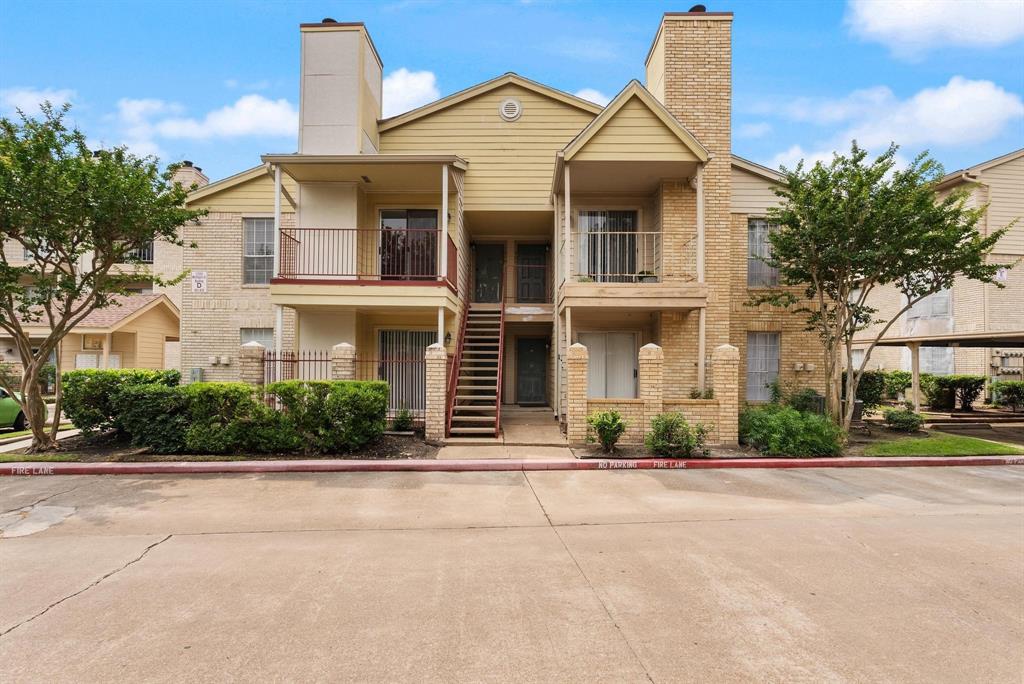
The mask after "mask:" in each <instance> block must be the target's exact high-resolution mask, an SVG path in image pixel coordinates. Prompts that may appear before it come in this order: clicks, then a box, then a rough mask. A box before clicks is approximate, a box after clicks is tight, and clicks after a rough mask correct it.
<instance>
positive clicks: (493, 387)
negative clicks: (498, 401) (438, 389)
mask: <svg viewBox="0 0 1024 684" xmlns="http://www.w3.org/2000/svg"><path fill="white" fill-rule="evenodd" d="M462 390H491V391H492V392H497V391H498V386H497V385H462V384H460V385H457V386H456V387H455V391H456V392H461V391H462Z"/></svg>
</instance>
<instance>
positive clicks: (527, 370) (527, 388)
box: [516, 337, 548, 405]
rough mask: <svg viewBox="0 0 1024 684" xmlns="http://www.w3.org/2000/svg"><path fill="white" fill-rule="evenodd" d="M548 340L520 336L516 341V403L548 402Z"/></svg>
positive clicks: (542, 403)
mask: <svg viewBox="0 0 1024 684" xmlns="http://www.w3.org/2000/svg"><path fill="white" fill-rule="evenodd" d="M547 370H548V341H547V339H545V338H543V337H520V338H518V339H517V341H516V403H517V404H520V405H523V404H540V405H545V404H547Z"/></svg>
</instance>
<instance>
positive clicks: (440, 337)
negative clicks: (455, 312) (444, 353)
mask: <svg viewBox="0 0 1024 684" xmlns="http://www.w3.org/2000/svg"><path fill="white" fill-rule="evenodd" d="M437 343H438V344H439V345H441V347H442V348H443V347H444V307H443V306H439V307H437Z"/></svg>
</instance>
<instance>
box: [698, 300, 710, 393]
mask: <svg viewBox="0 0 1024 684" xmlns="http://www.w3.org/2000/svg"><path fill="white" fill-rule="evenodd" d="M699 316H700V317H699V318H698V319H697V389H699V390H700V391H701V394H703V393H704V390H705V388H706V387H707V377H706V376H707V368H706V366H707V360H706V356H707V353H708V351H707V309H706V308H703V307H702V308H701V309H700V314H699Z"/></svg>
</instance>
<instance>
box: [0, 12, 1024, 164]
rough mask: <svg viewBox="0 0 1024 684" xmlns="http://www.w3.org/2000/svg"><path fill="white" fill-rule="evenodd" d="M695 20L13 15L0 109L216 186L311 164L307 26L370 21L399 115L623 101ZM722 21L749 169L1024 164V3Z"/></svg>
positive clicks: (5, 23)
mask: <svg viewBox="0 0 1024 684" xmlns="http://www.w3.org/2000/svg"><path fill="white" fill-rule="evenodd" d="M690 4H692V2H689V1H688V2H683V3H681V4H678V5H676V4H666V3H664V2H583V1H578V2H573V1H555V0H552V1H545V0H533V1H520V2H514V1H510V2H439V1H438V2H432V1H429V0H404V1H401V0H399V1H395V2H386V1H384V2H337V1H335V2H317V3H308V2H288V3H283V2H214V1H207V2H192V1H190V0H184V1H178V2H173V3H171V2H156V1H155V2H147V3H141V2H139V3H131V2H74V3H72V2H42V1H39V0H36V1H34V2H17V1H13V0H7V1H6V2H5V3H4V5H3V9H2V10H0V109H2V110H3V113H4V114H10V113H11V110H12V109H13V107H14V106H18V105H20V106H22V107H26V106H28V107H31V106H32V103H34V102H36V101H37V100H38V99H40V97H42V96H49V97H51V98H55V99H62V98H67V99H70V100H71V101H72V102H73V103H74V110H73V111H74V119H75V121H76V123H77V124H78V125H79V126H80V127H81V128H82V129H83V130H84V131H85V132H86V133H87V134H88V136H89V137H90V140H91V141H94V142H95V143H97V144H104V145H113V144H127V145H129V146H130V147H131V148H133V149H134V150H135V151H137V152H140V153H154V154H158V155H159V156H160V157H161V159H162V160H163V161H165V162H167V161H175V160H180V159H192V160H194V161H195V162H196V163H197V164H199V165H200V166H202V167H203V168H204V169H205V171H206V172H207V173H208V174H209V175H210V177H211V178H214V179H216V178H222V177H224V176H227V175H230V174H232V173H235V172H238V171H240V170H243V169H246V168H249V167H251V166H253V165H254V164H256V163H258V157H259V154H260V153H262V152H287V151H294V149H295V111H296V108H297V98H298V69H299V65H298V24H299V23H300V22H303V21H318V20H320V19H321V18H322V17H324V16H331V17H333V18H335V19H337V20H339V21H363V22H365V23H366V25H367V28H368V29H369V31H370V33H371V35H372V36H373V39H374V42H375V43H376V45H377V48H378V50H379V51H380V53H381V57H382V59H383V61H384V69H385V76H386V77H388V78H387V79H386V87H385V93H386V95H385V108H386V109H388V110H389V111H390V112H391V113H394V112H395V111H398V110H401V109H403V108H409V107H412V106H416V105H419V104H423V103H424V102H426V101H429V100H431V99H434V98H436V97H438V96H444V95H448V94H450V93H452V92H455V91H457V90H461V89H463V88H465V87H467V86H470V85H473V84H474V83H478V82H480V81H484V80H487V79H489V78H493V77H494V76H496V75H499V74H501V73H504V72H506V71H516V72H518V73H520V74H522V75H524V76H527V77H529V78H532V79H535V80H538V81H541V82H544V83H547V84H549V85H552V86H555V87H557V88H561V89H563V90H566V91H569V92H573V93H576V92H580V91H586V93H587V94H588V96H589V97H592V98H599V97H600V96H601V95H603V96H604V97H608V96H612V95H614V94H615V93H616V92H618V91H619V90H620V89H621V88H622V87H623V86H624V85H625V84H626V83H627V82H628V81H629V80H630V79H632V78H636V79H639V80H640V81H641V82H643V77H644V58H645V56H646V54H647V50H648V48H649V46H650V42H651V39H652V38H653V36H654V33H655V31H656V29H657V26H658V22H659V19H660V16H661V14H662V12H664V11H666V10H686V9H687V8H688V7H689V6H690ZM705 4H707V5H708V8H709V9H710V10H730V11H733V12H734V13H735V21H734V33H733V105H734V106H733V131H734V138H733V150H734V151H735V152H736V153H737V154H740V155H742V156H745V157H748V158H750V159H753V160H755V161H758V162H760V163H763V164H767V165H770V166H777V165H778V164H779V163H786V164H792V163H794V162H795V161H796V160H797V159H799V158H808V159H816V158H822V157H827V156H828V154H829V153H830V152H831V150H833V149H836V148H840V147H845V146H847V145H848V143H849V138H850V137H851V136H856V137H857V138H858V140H860V141H862V142H863V143H865V144H866V145H867V146H868V147H869V149H873V150H878V149H882V148H884V146H885V145H886V143H887V142H888V141H889V140H891V139H895V140H896V141H897V142H899V143H901V144H903V150H902V151H901V156H903V157H904V158H909V157H912V156H913V155H914V154H915V153H917V152H919V151H921V150H924V149H929V150H931V152H932V153H933V154H934V155H935V156H936V157H937V158H938V159H939V160H940V161H941V162H942V163H943V164H944V165H945V166H946V168H947V169H948V170H952V169H956V168H959V167H962V166H967V165H970V164H974V163H977V162H980V161H984V160H986V159H989V158H991V157H995V156H998V155H1000V154H1003V153H1005V152H1008V151H1010V150H1013V149H1017V148H1020V147H1024V104H1022V95H1024V2H1022V1H1021V0H974V1H973V2H971V3H962V2H954V1H952V0H949V1H943V0H937V1H934V2H931V1H928V0H905V1H904V0H885V1H878V0H851V1H850V2H849V3H847V2H840V1H838V0H836V1H834V2H798V1H786V0H773V1H771V2H757V1H743V0H732V1H730V2H722V3H717V2H707V3H705ZM684 123H685V121H684Z"/></svg>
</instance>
